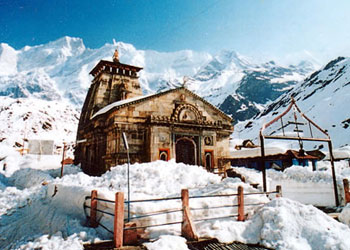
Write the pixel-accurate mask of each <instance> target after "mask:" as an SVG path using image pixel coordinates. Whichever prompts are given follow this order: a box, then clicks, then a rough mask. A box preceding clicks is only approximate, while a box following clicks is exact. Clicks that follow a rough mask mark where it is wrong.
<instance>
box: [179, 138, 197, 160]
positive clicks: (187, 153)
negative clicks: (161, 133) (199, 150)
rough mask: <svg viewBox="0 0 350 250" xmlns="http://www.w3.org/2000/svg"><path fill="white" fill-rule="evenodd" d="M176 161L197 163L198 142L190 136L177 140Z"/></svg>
mask: <svg viewBox="0 0 350 250" xmlns="http://www.w3.org/2000/svg"><path fill="white" fill-rule="evenodd" d="M175 150H176V162H182V163H185V164H189V165H196V144H195V142H194V141H193V140H191V139H189V138H181V139H178V140H177V141H176V149H175Z"/></svg>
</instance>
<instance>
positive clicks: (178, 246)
mask: <svg viewBox="0 0 350 250" xmlns="http://www.w3.org/2000/svg"><path fill="white" fill-rule="evenodd" d="M144 245H145V246H146V247H147V249H148V250H159V249H167V250H187V249H188V247H187V244H186V239H185V238H182V237H179V236H173V235H162V236H160V237H159V240H157V241H155V242H153V243H146V244H144Z"/></svg>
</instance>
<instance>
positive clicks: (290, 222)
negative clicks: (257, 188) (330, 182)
mask: <svg viewBox="0 0 350 250" xmlns="http://www.w3.org/2000/svg"><path fill="white" fill-rule="evenodd" d="M199 231H200V233H201V236H202V237H203V236H209V237H215V238H218V240H219V241H221V242H232V241H240V242H244V243H252V244H257V243H259V244H262V245H264V246H266V247H269V248H273V249H288V250H300V249H303V250H304V249H305V250H308V249H344V250H345V249H350V229H349V227H347V226H346V225H344V224H342V223H339V222H337V221H336V220H334V219H332V218H331V217H329V216H328V215H326V214H325V213H323V212H322V211H321V210H318V209H317V208H315V207H313V206H311V205H303V204H301V203H299V202H296V201H292V200H289V199H285V198H277V199H274V200H272V201H271V202H269V203H267V204H265V205H264V206H262V207H261V208H259V209H258V210H257V211H256V213H255V214H254V215H253V216H252V218H251V219H250V220H247V221H245V222H235V221H231V222H230V221H220V222H219V221H216V222H215V223H214V224H211V225H210V224H208V223H203V224H202V225H200V230H199Z"/></svg>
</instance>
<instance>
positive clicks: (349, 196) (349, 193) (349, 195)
mask: <svg viewBox="0 0 350 250" xmlns="http://www.w3.org/2000/svg"><path fill="white" fill-rule="evenodd" d="M343 184H344V193H345V205H346V204H348V203H350V188H349V180H348V179H343Z"/></svg>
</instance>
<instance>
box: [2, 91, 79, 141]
mask: <svg viewBox="0 0 350 250" xmlns="http://www.w3.org/2000/svg"><path fill="white" fill-rule="evenodd" d="M78 119H79V110H77V108H75V107H74V106H72V104H71V103H69V102H67V101H64V100H61V101H47V100H41V99H37V98H31V97H30V98H17V99H13V98H10V97H1V102H0V121H1V127H0V141H1V142H3V143H6V144H7V145H17V147H22V144H23V141H24V140H25V139H45V140H53V141H55V143H56V145H60V146H62V143H63V142H72V141H74V140H75V135H76V128H77V124H78ZM26 146H28V145H27V144H26Z"/></svg>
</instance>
